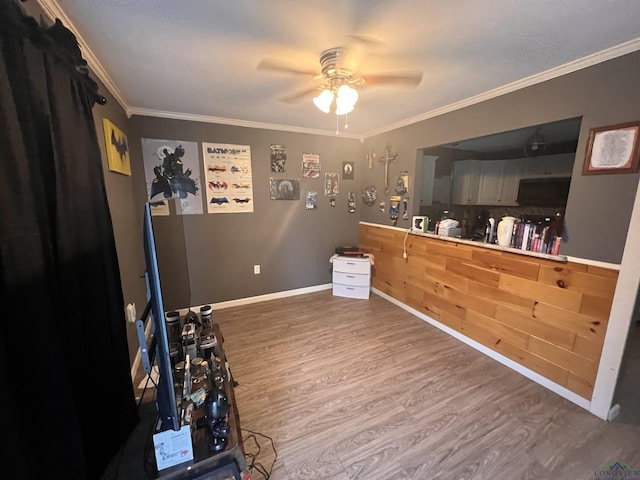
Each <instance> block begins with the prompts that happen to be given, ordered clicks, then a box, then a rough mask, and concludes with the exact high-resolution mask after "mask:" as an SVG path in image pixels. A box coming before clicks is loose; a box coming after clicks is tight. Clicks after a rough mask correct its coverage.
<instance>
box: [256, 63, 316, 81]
mask: <svg viewBox="0 0 640 480" xmlns="http://www.w3.org/2000/svg"><path fill="white" fill-rule="evenodd" d="M258 70H271V71H273V72H283V73H294V74H296V75H309V76H310V77H315V76H316V75H317V74H318V72H317V71H313V70H307V69H305V68H299V67H295V66H293V65H290V64H286V63H284V62H282V61H280V60H275V59H272V58H263V59H262V60H260V63H258Z"/></svg>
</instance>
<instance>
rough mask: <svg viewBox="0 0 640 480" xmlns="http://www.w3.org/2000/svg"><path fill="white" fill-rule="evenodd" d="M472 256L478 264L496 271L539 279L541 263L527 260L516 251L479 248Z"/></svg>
mask: <svg viewBox="0 0 640 480" xmlns="http://www.w3.org/2000/svg"><path fill="white" fill-rule="evenodd" d="M471 258H472V260H473V261H474V262H475V263H476V264H478V265H480V266H483V267H486V268H489V269H491V270H495V271H496V272H500V273H508V274H511V275H515V276H516V277H522V278H528V279H529V280H537V278H538V268H539V263H538V262H536V261H532V260H527V259H526V258H523V257H522V256H520V255H517V254H515V253H506V252H496V251H493V250H483V249H480V248H477V249H475V250H474V251H473V253H472V256H471ZM536 260H537V259H536Z"/></svg>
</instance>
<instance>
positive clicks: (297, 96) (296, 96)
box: [280, 87, 320, 103]
mask: <svg viewBox="0 0 640 480" xmlns="http://www.w3.org/2000/svg"><path fill="white" fill-rule="evenodd" d="M319 91H320V89H319V88H318V87H309V88H305V89H304V90H300V91H298V92H296V93H292V94H291V95H288V96H286V97H283V98H281V99H280V101H281V102H285V103H295V102H297V101H299V100H302V99H303V98H305V97H311V96H312V95H313V94H314V93H318V92H319Z"/></svg>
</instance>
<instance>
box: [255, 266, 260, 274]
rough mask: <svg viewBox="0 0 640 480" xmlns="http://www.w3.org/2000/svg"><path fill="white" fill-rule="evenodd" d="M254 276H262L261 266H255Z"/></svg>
mask: <svg viewBox="0 0 640 480" xmlns="http://www.w3.org/2000/svg"><path fill="white" fill-rule="evenodd" d="M253 274H254V275H260V265H254V266H253Z"/></svg>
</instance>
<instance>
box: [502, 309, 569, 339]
mask: <svg viewBox="0 0 640 480" xmlns="http://www.w3.org/2000/svg"><path fill="white" fill-rule="evenodd" d="M496 320H498V321H500V322H502V323H504V324H506V325H509V326H510V327H513V328H517V329H518V330H521V331H523V332H527V333H529V334H530V335H531V336H533V337H537V338H541V339H543V340H546V341H548V342H550V343H552V344H553V345H557V346H559V347H563V348H566V349H568V350H572V349H573V346H574V344H575V341H576V333H575V332H572V331H569V330H566V329H564V328H559V327H557V326H555V325H549V324H547V323H544V322H542V321H540V320H539V319H536V318H533V317H532V316H531V314H524V313H522V312H520V311H517V310H514V309H512V308H509V307H507V306H505V305H498V306H497V308H496Z"/></svg>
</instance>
